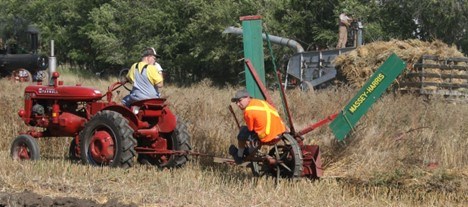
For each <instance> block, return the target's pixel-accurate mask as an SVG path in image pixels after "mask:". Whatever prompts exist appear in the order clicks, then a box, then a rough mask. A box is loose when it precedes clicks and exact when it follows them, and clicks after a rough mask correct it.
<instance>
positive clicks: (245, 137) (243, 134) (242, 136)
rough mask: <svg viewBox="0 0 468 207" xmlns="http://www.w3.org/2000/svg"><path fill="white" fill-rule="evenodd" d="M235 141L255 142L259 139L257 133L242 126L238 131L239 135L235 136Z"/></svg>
mask: <svg viewBox="0 0 468 207" xmlns="http://www.w3.org/2000/svg"><path fill="white" fill-rule="evenodd" d="M237 140H239V141H250V142H255V141H258V140H259V139H258V135H257V133H255V132H253V131H249V128H247V126H242V127H241V128H240V129H239V134H237Z"/></svg>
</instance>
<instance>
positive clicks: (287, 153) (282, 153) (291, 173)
mask: <svg viewBox="0 0 468 207" xmlns="http://www.w3.org/2000/svg"><path fill="white" fill-rule="evenodd" d="M268 156H270V157H271V158H273V159H275V162H276V164H273V165H270V164H269V163H268V162H266V161H265V162H252V163H250V168H251V170H252V173H253V175H254V176H256V177H262V176H272V177H276V178H279V177H282V178H296V177H300V176H301V175H302V168H303V167H302V152H301V148H300V147H299V144H298V143H297V141H296V140H295V139H294V138H293V137H292V136H291V135H289V134H283V136H282V138H281V141H280V142H279V143H277V144H275V146H274V147H273V148H272V149H271V150H270V151H269V153H268Z"/></svg>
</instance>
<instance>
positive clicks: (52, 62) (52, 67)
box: [49, 40, 57, 85]
mask: <svg viewBox="0 0 468 207" xmlns="http://www.w3.org/2000/svg"><path fill="white" fill-rule="evenodd" d="M55 71H57V58H55V56H54V40H51V41H50V57H49V85H53V84H54V83H53V81H52V74H53V73H54V72H55Z"/></svg>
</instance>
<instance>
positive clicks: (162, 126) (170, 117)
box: [157, 107, 177, 133]
mask: <svg viewBox="0 0 468 207" xmlns="http://www.w3.org/2000/svg"><path fill="white" fill-rule="evenodd" d="M157 125H158V128H159V131H160V132H163V133H169V132H172V131H174V130H175V128H176V126H177V117H176V116H175V115H174V114H173V113H172V111H171V110H170V109H169V108H168V107H164V108H163V109H162V111H161V116H160V117H159V120H158V124H157Z"/></svg>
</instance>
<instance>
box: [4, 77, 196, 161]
mask: <svg viewBox="0 0 468 207" xmlns="http://www.w3.org/2000/svg"><path fill="white" fill-rule="evenodd" d="M58 77H59V73H57V72H54V73H53V74H52V81H51V84H49V85H42V84H41V82H38V84H37V85H30V86H28V87H26V89H25V91H24V109H22V110H20V111H19V112H18V115H19V116H20V117H21V119H23V121H24V123H26V125H28V126H31V128H30V129H29V130H28V131H26V132H22V133H20V135H19V136H18V137H16V139H15V140H14V141H13V143H12V145H11V152H10V153H11V156H12V158H13V159H20V160H37V159H39V158H40V150H39V145H38V143H37V138H41V137H74V139H73V140H72V142H71V144H70V151H69V156H70V158H71V159H73V160H79V159H81V160H82V162H83V163H85V164H90V165H96V166H111V167H123V168H127V167H131V166H132V165H133V162H134V157H135V156H138V159H137V160H138V162H140V163H143V164H151V165H155V166H158V167H180V166H182V165H184V164H185V163H186V162H187V161H188V154H189V151H190V150H191V146H190V142H189V141H190V136H189V134H188V131H187V127H186V125H185V124H184V122H183V121H182V120H180V119H178V118H177V117H176V116H175V115H174V114H173V113H172V112H171V110H170V109H169V107H168V104H167V103H166V99H164V98H158V99H149V100H143V101H139V102H136V103H133V104H132V105H131V106H130V107H129V108H127V107H125V106H123V105H121V104H118V103H116V102H115V101H112V96H113V92H114V91H115V90H116V89H118V88H120V87H121V86H124V84H125V83H124V82H120V81H118V82H115V83H113V84H112V85H111V86H110V87H109V88H108V91H107V92H106V94H102V93H101V92H100V91H99V90H97V89H93V88H88V87H83V86H81V85H76V86H64V85H63V81H59V80H58ZM37 128H42V129H43V130H40V131H38V130H36V129H37Z"/></svg>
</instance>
